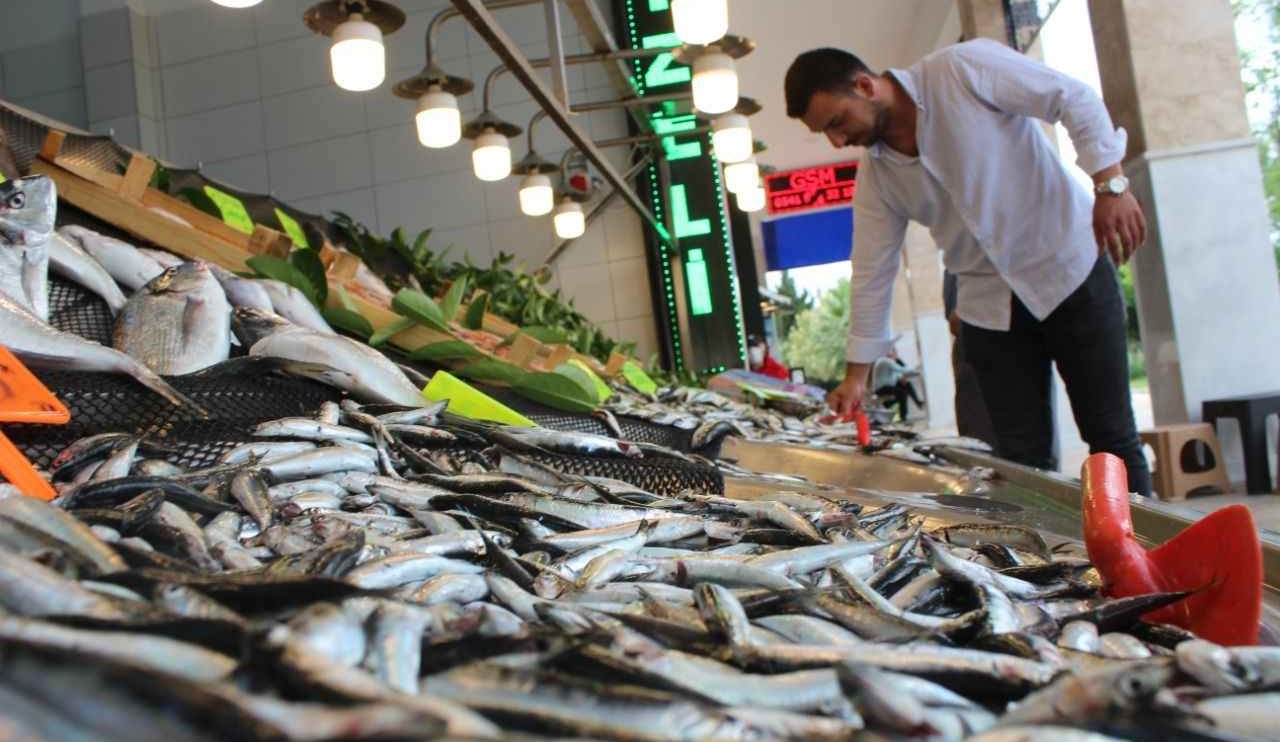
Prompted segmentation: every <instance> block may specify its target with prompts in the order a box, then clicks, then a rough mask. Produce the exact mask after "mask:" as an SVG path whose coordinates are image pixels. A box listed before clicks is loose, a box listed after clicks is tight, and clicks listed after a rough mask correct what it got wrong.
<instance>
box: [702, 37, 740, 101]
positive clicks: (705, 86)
mask: <svg viewBox="0 0 1280 742" xmlns="http://www.w3.org/2000/svg"><path fill="white" fill-rule="evenodd" d="M737 103H738V73H737V71H736V70H735V69H734V67H733V57H730V56H729V55H728V54H725V53H724V52H720V51H708V52H705V53H703V54H700V55H698V58H697V59H695V60H693V106H694V108H697V109H698V110H699V111H701V112H703V113H724V112H726V111H730V110H732V109H733V107H734V106H735V105H737Z"/></svg>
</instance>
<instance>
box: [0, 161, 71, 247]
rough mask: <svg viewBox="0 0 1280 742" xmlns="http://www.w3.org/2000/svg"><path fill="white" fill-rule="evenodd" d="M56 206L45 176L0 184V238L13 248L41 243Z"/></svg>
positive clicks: (49, 229) (54, 190) (50, 227)
mask: <svg viewBox="0 0 1280 742" xmlns="http://www.w3.org/2000/svg"><path fill="white" fill-rule="evenodd" d="M57 206H58V190H57V188H56V187H55V186H54V184H53V180H51V179H50V178H49V176H47V175H32V176H31V177H28V178H18V179H17V180H7V181H5V182H3V183H0V237H2V238H3V239H4V240H5V241H6V242H9V243H11V244H14V245H38V244H40V243H42V242H44V241H45V240H47V239H49V233H50V232H52V231H53V217H54V213H55V211H56V210H57Z"/></svg>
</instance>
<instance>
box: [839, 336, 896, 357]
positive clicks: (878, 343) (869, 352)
mask: <svg viewBox="0 0 1280 742" xmlns="http://www.w3.org/2000/svg"><path fill="white" fill-rule="evenodd" d="M892 347H893V338H864V337H858V336H856V335H850V336H849V345H848V348H847V350H846V351H845V360H847V361H848V362H849V363H875V362H876V359H879V358H883V357H884V356H885V355H888V353H889V349H890V348H892Z"/></svg>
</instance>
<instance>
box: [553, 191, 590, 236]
mask: <svg viewBox="0 0 1280 742" xmlns="http://www.w3.org/2000/svg"><path fill="white" fill-rule="evenodd" d="M552 221H554V222H555V225H556V236H557V237H559V238H560V239H562V240H572V239H574V238H576V237H581V236H582V233H583V232H586V231H587V215H586V214H584V213H583V211H582V204H580V203H578V202H577V201H574V200H572V199H568V198H566V199H564V200H563V201H561V202H560V203H559V204H558V205H557V206H556V213H555V216H553V217H552Z"/></svg>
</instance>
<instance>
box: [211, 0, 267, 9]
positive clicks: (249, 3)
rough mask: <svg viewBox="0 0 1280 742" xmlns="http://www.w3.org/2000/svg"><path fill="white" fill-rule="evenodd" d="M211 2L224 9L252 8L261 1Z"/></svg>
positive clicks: (225, 0) (215, 0)
mask: <svg viewBox="0 0 1280 742" xmlns="http://www.w3.org/2000/svg"><path fill="white" fill-rule="evenodd" d="M213 2H214V4H215V5H221V6H222V7H224V8H252V7H253V6H255V5H257V4H258V3H260V2H262V0H213Z"/></svg>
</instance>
